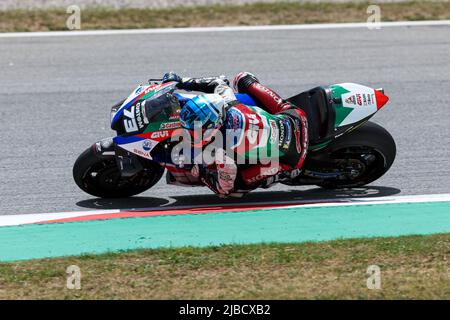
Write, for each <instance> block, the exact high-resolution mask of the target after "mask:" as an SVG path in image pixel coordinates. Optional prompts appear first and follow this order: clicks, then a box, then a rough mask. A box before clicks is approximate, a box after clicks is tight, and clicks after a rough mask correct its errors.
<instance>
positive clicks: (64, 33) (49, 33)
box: [0, 20, 450, 38]
mask: <svg viewBox="0 0 450 320" xmlns="http://www.w3.org/2000/svg"><path fill="white" fill-rule="evenodd" d="M379 26H380V27H381V28H391V27H420V26H450V20H427V21H397V22H380V24H379ZM367 27H368V24H367V23H366V22H360V23H318V24H295V25H272V26H267V25H266V26H237V27H204V28H160V29H156V28H155V29H122V30H87V31H47V32H4V33H0V38H34V37H76V36H107V35H133V34H170V33H202V32H236V31H241V32H242V31H286V30H320V29H354V28H367Z"/></svg>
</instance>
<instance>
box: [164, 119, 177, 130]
mask: <svg viewBox="0 0 450 320" xmlns="http://www.w3.org/2000/svg"><path fill="white" fill-rule="evenodd" d="M180 127H181V122H180V121H175V122H165V123H161V126H160V127H159V128H160V129H161V130H164V129H175V128H180Z"/></svg>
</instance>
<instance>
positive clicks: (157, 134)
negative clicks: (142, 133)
mask: <svg viewBox="0 0 450 320" xmlns="http://www.w3.org/2000/svg"><path fill="white" fill-rule="evenodd" d="M150 137H151V138H152V139H161V138H168V137H169V132H168V131H156V132H153V133H152V135H151V136H150Z"/></svg>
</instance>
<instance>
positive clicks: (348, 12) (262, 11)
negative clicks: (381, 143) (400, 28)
mask: <svg viewBox="0 0 450 320" xmlns="http://www.w3.org/2000/svg"><path fill="white" fill-rule="evenodd" d="M369 3H370V2H367V3H307V4H300V3H286V2H278V3H256V4H248V5H241V6H236V5H215V6H199V7H178V8H171V9H132V8H128V9H112V8H104V7H98V8H87V9H85V10H82V12H81V28H82V29H83V30H89V29H135V28H165V27H206V26H232V25H240V26H243V25H261V24H269V25H270V24H300V23H326V22H365V21H367V18H368V14H367V12H366V11H367V7H368V5H369ZM379 5H380V7H381V15H382V20H383V21H397V20H440V19H450V2H428V1H427V2H425V1H412V2H403V3H383V4H379ZM68 17H69V14H67V13H66V11H65V9H48V10H7V11H0V32H10V31H49V30H66V29H67V28H66V20H67V18H68Z"/></svg>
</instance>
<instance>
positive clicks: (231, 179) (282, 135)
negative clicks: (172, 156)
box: [180, 73, 308, 196]
mask: <svg viewBox="0 0 450 320" xmlns="http://www.w3.org/2000/svg"><path fill="white" fill-rule="evenodd" d="M234 86H235V89H236V91H238V92H241V93H246V94H248V95H250V96H251V97H252V98H253V99H254V100H255V101H256V102H257V103H258V105H259V106H260V107H261V108H263V109H265V110H266V111H267V112H268V113H269V114H272V115H277V116H276V120H277V125H276V128H278V130H280V131H281V132H279V133H277V134H278V136H279V139H280V140H279V141H280V146H281V148H283V154H284V155H283V156H282V157H281V158H280V159H279V161H276V162H275V165H274V163H269V164H261V163H256V164H252V165H244V166H239V167H238V166H237V165H236V163H235V161H234V159H233V158H234V155H231V154H229V155H227V154H226V152H225V151H224V150H218V151H216V162H215V165H216V168H215V169H216V171H217V174H214V175H207V177H206V175H205V176H204V177H202V178H203V181H204V183H205V184H206V185H207V186H208V187H209V188H211V189H212V190H213V191H215V192H216V193H218V194H219V195H224V196H225V195H233V194H235V192H236V191H237V190H252V189H254V188H256V187H258V186H261V185H263V184H264V183H265V184H266V185H267V182H268V181H270V180H271V178H272V177H274V176H276V175H277V174H279V173H281V172H283V173H288V174H290V175H291V176H292V174H294V173H298V172H299V170H298V169H300V168H301V166H302V164H303V162H304V160H305V157H306V151H307V147H308V131H307V130H308V124H307V120H306V114H305V113H304V112H303V111H302V110H300V109H299V108H297V107H295V106H293V105H291V104H290V103H288V102H286V101H284V100H283V99H282V98H281V97H280V96H279V95H278V94H277V93H275V92H274V91H273V90H271V89H270V88H268V87H266V86H263V85H261V84H260V83H259V81H258V80H257V79H256V77H254V76H253V75H252V74H249V73H240V74H238V75H237V76H236V78H235V81H234ZM180 87H181V88H183V89H187V90H195V91H203V92H207V93H214V94H216V95H217V94H218V95H220V96H221V97H223V99H224V101H225V102H226V103H227V105H228V107H227V112H225V113H224V114H225V115H226V117H227V120H225V122H226V123H228V124H229V125H228V126H227V127H226V128H227V129H233V121H235V122H238V125H240V127H239V126H238V127H239V130H243V131H244V132H245V137H247V132H246V131H248V130H252V128H251V127H249V125H251V122H252V120H255V123H258V124H257V125H256V127H257V128H258V129H260V131H259V132H263V129H267V128H264V126H267V125H268V123H269V122H270V123H272V122H274V121H273V120H272V119H269V120H267V119H263V118H264V115H261V114H260V113H258V112H257V111H255V109H254V108H251V107H248V106H246V105H244V104H242V103H240V102H238V101H237V99H236V96H235V95H234V92H233V90H232V89H231V88H230V87H229V86H228V85H227V84H226V83H225V82H224V81H223V79H217V78H216V79H213V78H205V79H184V80H183V81H182V83H181V85H180ZM205 96H207V95H205ZM266 115H267V114H266ZM259 120H261V121H259ZM230 123H231V125H230ZM243 124H244V125H243ZM253 126H255V125H253ZM270 130H271V131H270V132H273V129H270ZM255 139H256V140H255V141H259V139H263V138H262V137H259V136H256V137H255ZM243 140H246V139H243ZM246 142H247V143H243V144H242V145H243V146H244V148H247V149H248V148H250V149H252V148H258V143H256V145H255V143H253V144H252V143H251V142H250V143H248V141H246ZM238 149H239V148H238V147H237V148H236V150H238ZM241 149H242V148H241ZM227 150H228V149H227ZM240 151H243V152H246V151H248V150H245V149H244V150H240ZM237 153H239V152H237ZM194 171H196V172H195V174H198V172H199V170H198V168H197V167H194ZM203 172H204V171H203Z"/></svg>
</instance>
